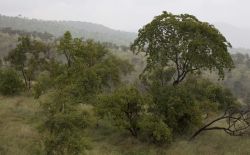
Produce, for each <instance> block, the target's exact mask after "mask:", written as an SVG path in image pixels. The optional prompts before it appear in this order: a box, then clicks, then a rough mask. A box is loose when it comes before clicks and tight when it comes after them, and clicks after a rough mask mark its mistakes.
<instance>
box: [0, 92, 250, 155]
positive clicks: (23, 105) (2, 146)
mask: <svg viewBox="0 0 250 155" xmlns="http://www.w3.org/2000/svg"><path fill="white" fill-rule="evenodd" d="M38 108H39V104H38V102H37V101H35V100H34V99H32V98H30V97H23V96H20V97H1V96H0V137H1V138H0V155H2V154H3V155H37V154H41V151H40V150H41V147H42V143H41V137H40V135H39V132H38V129H37V126H38V122H39V115H38V113H37V112H38ZM88 133H89V135H90V139H91V141H92V142H91V145H92V147H93V148H92V150H90V151H87V152H86V153H87V155H161V154H162V155H164V154H167V155H236V154H237V155H238V154H240V155H248V154H249V155H250V147H249V145H250V138H249V137H230V136H228V135H226V134H224V133H223V132H209V133H205V134H203V135H201V136H199V137H198V138H197V139H196V140H195V141H194V142H192V143H189V142H187V141H185V140H177V141H176V142H174V143H173V144H172V145H171V146H169V147H167V146H162V147H157V146H153V145H149V144H146V143H141V142H139V141H138V140H135V139H133V138H129V136H128V135H127V134H126V133H121V132H120V131H118V130H117V129H114V128H112V127H110V126H107V125H106V127H104V126H102V127H100V128H99V129H91V130H89V131H88Z"/></svg>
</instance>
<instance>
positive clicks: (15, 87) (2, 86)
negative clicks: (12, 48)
mask: <svg viewBox="0 0 250 155" xmlns="http://www.w3.org/2000/svg"><path fill="white" fill-rule="evenodd" d="M23 88H24V84H23V81H22V80H21V78H20V77H19V75H18V74H17V72H16V71H15V70H12V69H4V70H2V71H0V93H1V94H2V95H15V94H18V93H20V92H21V91H22V90H23Z"/></svg>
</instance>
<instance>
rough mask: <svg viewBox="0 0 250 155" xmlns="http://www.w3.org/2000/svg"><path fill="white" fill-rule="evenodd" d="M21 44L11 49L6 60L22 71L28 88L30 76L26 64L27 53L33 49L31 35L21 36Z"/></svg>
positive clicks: (19, 39)
mask: <svg viewBox="0 0 250 155" xmlns="http://www.w3.org/2000/svg"><path fill="white" fill-rule="evenodd" d="M18 42H19V44H18V45H17V47H16V48H15V49H14V50H12V51H10V53H9V54H8V56H7V57H6V60H7V61H9V62H10V64H11V65H12V66H13V67H14V68H15V69H16V70H18V71H21V72H22V76H23V79H24V82H25V86H26V88H28V78H27V75H26V71H25V69H26V66H27V62H26V61H27V55H26V53H27V52H28V51H30V50H31V40H30V38H29V37H19V38H18Z"/></svg>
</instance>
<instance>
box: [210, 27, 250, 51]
mask: <svg viewBox="0 0 250 155" xmlns="http://www.w3.org/2000/svg"><path fill="white" fill-rule="evenodd" d="M215 26H216V27H217V28H218V29H219V30H220V31H221V33H222V34H224V35H225V37H226V38H227V40H228V41H230V42H231V44H232V45H233V47H236V48H248V49H250V28H239V27H235V26H233V25H230V24H227V23H215Z"/></svg>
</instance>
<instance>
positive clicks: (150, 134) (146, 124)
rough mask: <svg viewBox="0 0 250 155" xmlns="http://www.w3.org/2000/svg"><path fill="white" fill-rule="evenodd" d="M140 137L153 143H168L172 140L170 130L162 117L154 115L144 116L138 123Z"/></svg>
mask: <svg viewBox="0 0 250 155" xmlns="http://www.w3.org/2000/svg"><path fill="white" fill-rule="evenodd" d="M140 127H141V130H142V138H143V139H144V138H146V139H147V140H149V141H150V142H153V143H155V144H159V145H161V144H170V143H171V142H172V138H173V137H172V130H171V129H170V128H169V127H168V125H167V124H165V123H164V122H163V121H162V119H160V118H157V117H155V116H151V115H148V116H145V117H144V118H143V121H142V122H141V124H140Z"/></svg>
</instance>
